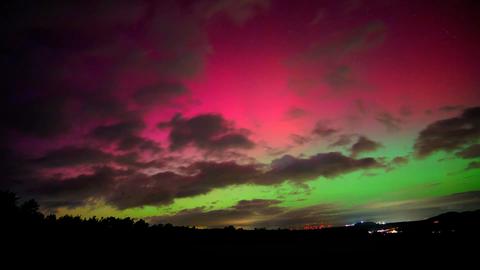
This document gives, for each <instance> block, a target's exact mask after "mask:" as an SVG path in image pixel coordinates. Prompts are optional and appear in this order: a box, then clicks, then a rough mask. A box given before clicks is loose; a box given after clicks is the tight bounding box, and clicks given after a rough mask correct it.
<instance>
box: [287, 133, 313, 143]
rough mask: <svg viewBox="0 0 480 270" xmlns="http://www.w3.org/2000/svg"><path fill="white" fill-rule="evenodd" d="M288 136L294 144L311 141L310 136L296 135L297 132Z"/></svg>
mask: <svg viewBox="0 0 480 270" xmlns="http://www.w3.org/2000/svg"><path fill="white" fill-rule="evenodd" d="M289 137H290V139H291V140H292V141H293V142H294V143H295V144H296V145H304V144H306V143H309V142H310V141H311V138H309V137H305V136H302V135H298V134H290V136H289Z"/></svg>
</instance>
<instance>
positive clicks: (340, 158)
mask: <svg viewBox="0 0 480 270" xmlns="http://www.w3.org/2000/svg"><path fill="white" fill-rule="evenodd" d="M380 166H381V164H380V163H378V162H377V161H376V160H375V159H373V158H361V159H354V158H351V157H347V156H344V155H343V154H341V153H339V152H330V153H320V154H316V155H314V156H311V157H309V158H296V157H293V156H291V155H285V156H283V157H281V158H279V159H275V160H273V161H272V164H271V170H270V171H268V172H266V173H265V174H264V175H263V176H262V182H264V183H278V182H282V181H285V180H290V181H292V182H297V183H300V182H304V181H309V180H314V179H316V178H318V177H320V176H323V177H327V178H332V177H335V176H338V175H341V174H345V173H349V172H352V171H356V170H362V169H371V168H378V167H380Z"/></svg>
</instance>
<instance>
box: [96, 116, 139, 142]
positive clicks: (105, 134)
mask: <svg viewBox="0 0 480 270" xmlns="http://www.w3.org/2000/svg"><path fill="white" fill-rule="evenodd" d="M143 128H145V125H144V124H143V122H141V121H124V122H119V123H116V124H111V125H104V126H98V127H96V128H95V129H94V130H92V136H93V137H95V138H97V139H101V140H105V141H117V140H122V139H124V138H126V137H130V136H132V135H133V134H136V133H138V132H139V131H141V130H142V129H143Z"/></svg>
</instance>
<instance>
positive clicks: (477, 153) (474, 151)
mask: <svg viewBox="0 0 480 270" xmlns="http://www.w3.org/2000/svg"><path fill="white" fill-rule="evenodd" d="M457 156H459V157H461V158H478V157H480V144H473V145H470V146H468V147H467V148H465V149H463V150H462V151H459V152H457Z"/></svg>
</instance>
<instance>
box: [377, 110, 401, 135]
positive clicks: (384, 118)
mask: <svg viewBox="0 0 480 270" xmlns="http://www.w3.org/2000/svg"><path fill="white" fill-rule="evenodd" d="M375 120H377V121H378V122H379V123H381V124H382V125H384V126H385V128H386V129H387V131H390V132H396V131H399V130H400V125H401V124H402V122H403V121H402V120H401V119H400V118H397V117H395V116H393V115H391V114H390V113H388V112H382V113H379V114H378V115H377V116H376V117H375Z"/></svg>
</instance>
